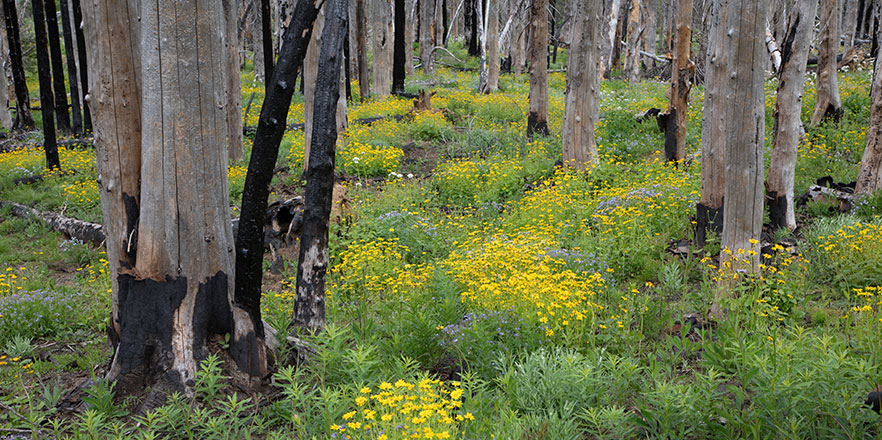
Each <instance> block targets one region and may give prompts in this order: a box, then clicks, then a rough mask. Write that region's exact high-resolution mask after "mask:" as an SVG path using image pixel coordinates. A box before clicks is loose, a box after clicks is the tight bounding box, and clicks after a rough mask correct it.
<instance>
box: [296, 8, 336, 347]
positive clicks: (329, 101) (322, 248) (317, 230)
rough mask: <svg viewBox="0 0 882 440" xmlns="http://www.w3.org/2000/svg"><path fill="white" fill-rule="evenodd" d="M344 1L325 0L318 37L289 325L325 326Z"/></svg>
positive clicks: (318, 327)
mask: <svg viewBox="0 0 882 440" xmlns="http://www.w3.org/2000/svg"><path fill="white" fill-rule="evenodd" d="M347 4H348V0H330V1H329V3H328V6H327V9H326V12H327V23H326V26H325V29H324V31H323V34H324V35H323V36H322V41H323V44H322V48H321V54H320V55H319V72H321V74H320V75H319V76H318V78H317V81H316V87H315V91H316V96H315V110H314V113H315V119H314V128H313V133H315V144H314V145H313V150H312V152H311V154H310V156H309V162H310V164H309V170H308V171H307V175H306V193H305V195H306V207H305V209H304V213H303V228H302V230H301V233H300V259H299V263H298V265H297V289H296V293H295V296H294V317H293V324H294V326H296V327H299V328H303V329H307V330H321V329H322V328H323V327H324V325H325V274H326V273H327V270H328V261H329V259H328V223H329V220H330V217H331V195H332V192H333V189H334V155H335V144H336V142H337V124H336V122H335V120H334V119H335V118H336V107H337V100H338V98H339V95H340V90H339V81H338V75H339V74H340V62H341V61H340V53H341V52H342V49H343V38H344V37H345V34H344V31H345V28H346V19H347V16H346V13H345V11H346V9H347Z"/></svg>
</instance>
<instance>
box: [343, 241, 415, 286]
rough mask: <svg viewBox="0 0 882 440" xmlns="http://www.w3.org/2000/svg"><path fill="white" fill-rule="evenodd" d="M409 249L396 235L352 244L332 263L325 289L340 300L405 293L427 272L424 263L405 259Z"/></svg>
mask: <svg viewBox="0 0 882 440" xmlns="http://www.w3.org/2000/svg"><path fill="white" fill-rule="evenodd" d="M409 251H410V249H409V248H408V247H406V246H403V245H401V244H400V243H399V241H398V239H397V238H396V239H384V238H378V239H376V240H373V241H363V242H357V243H353V244H352V245H350V246H349V247H348V248H347V249H346V250H345V251H343V253H342V254H341V256H340V261H339V263H338V264H335V265H334V266H333V269H332V270H331V273H332V275H333V281H332V282H331V285H330V288H329V289H328V290H329V292H332V293H333V294H335V295H339V296H340V297H341V299H361V298H368V299H375V300H379V299H382V298H383V297H385V296H387V295H388V296H391V297H392V298H398V299H401V298H403V297H406V293H407V292H410V291H412V290H413V289H418V288H421V287H423V286H424V285H425V284H426V282H427V281H428V279H429V275H430V268H429V267H428V266H427V265H424V264H417V265H415V264H408V263H406V262H405V255H406V254H407V253H408V252H409Z"/></svg>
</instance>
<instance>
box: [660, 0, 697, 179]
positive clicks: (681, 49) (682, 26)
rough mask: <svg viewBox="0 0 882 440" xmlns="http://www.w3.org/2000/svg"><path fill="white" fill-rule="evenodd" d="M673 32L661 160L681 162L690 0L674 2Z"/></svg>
mask: <svg viewBox="0 0 882 440" xmlns="http://www.w3.org/2000/svg"><path fill="white" fill-rule="evenodd" d="M676 19H677V32H675V33H674V62H673V70H672V71H671V105H670V107H669V108H668V114H669V115H671V116H670V118H671V119H672V120H671V122H672V126H673V128H674V130H673V133H671V131H672V130H670V129H668V130H666V131H665V159H666V160H668V161H678V162H679V161H682V160H683V159H685V158H686V116H687V113H688V108H687V107H688V105H689V90H690V89H691V88H692V77H693V74H694V73H695V63H693V62H692V60H691V59H690V52H691V50H692V0H679V1H678V2H677V17H676Z"/></svg>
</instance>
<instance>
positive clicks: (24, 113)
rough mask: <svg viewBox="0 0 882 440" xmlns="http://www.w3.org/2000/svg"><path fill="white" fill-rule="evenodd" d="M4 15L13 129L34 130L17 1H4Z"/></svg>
mask: <svg viewBox="0 0 882 440" xmlns="http://www.w3.org/2000/svg"><path fill="white" fill-rule="evenodd" d="M3 14H4V18H5V19H6V20H5V21H6V38H7V39H8V42H9V60H10V64H12V66H11V67H12V85H13V88H14V89H15V120H13V121H12V129H13V130H14V131H16V130H24V131H26V130H32V129H33V128H34V118H33V117H32V116H31V99H30V96H29V94H28V84H27V79H26V78H25V73H24V60H23V59H22V53H21V38H20V36H19V28H18V13H17V12H16V8H15V0H3Z"/></svg>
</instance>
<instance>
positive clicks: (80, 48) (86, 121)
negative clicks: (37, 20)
mask: <svg viewBox="0 0 882 440" xmlns="http://www.w3.org/2000/svg"><path fill="white" fill-rule="evenodd" d="M71 9H73V20H74V21H73V24H74V31H75V32H76V34H77V60H78V61H79V73H80V89H82V91H83V132H84V133H91V132H92V110H91V109H90V108H89V99H88V93H87V92H86V91H87V90H89V69H88V65H87V64H86V58H87V57H86V44H88V43H87V42H86V38H85V36H84V33H83V12H82V10H81V9H80V0H71Z"/></svg>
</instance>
